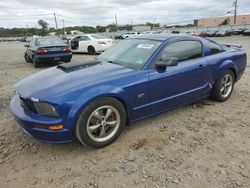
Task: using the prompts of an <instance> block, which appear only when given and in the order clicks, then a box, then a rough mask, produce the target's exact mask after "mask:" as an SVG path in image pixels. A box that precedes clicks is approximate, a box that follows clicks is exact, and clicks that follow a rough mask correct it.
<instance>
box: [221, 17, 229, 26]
mask: <svg viewBox="0 0 250 188" xmlns="http://www.w3.org/2000/svg"><path fill="white" fill-rule="evenodd" d="M229 23H230V20H229V18H227V19H225V20H224V21H223V22H221V24H220V25H228V24H229Z"/></svg>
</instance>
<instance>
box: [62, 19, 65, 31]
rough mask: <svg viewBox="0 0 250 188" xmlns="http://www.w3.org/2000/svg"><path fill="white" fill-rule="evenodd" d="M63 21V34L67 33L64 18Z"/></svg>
mask: <svg viewBox="0 0 250 188" xmlns="http://www.w3.org/2000/svg"><path fill="white" fill-rule="evenodd" d="M62 22H63V35H65V27H64V19H63V20H62Z"/></svg>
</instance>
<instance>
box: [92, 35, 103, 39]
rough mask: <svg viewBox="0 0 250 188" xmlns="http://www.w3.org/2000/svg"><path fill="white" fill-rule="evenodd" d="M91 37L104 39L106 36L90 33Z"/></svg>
mask: <svg viewBox="0 0 250 188" xmlns="http://www.w3.org/2000/svg"><path fill="white" fill-rule="evenodd" d="M91 37H93V38H95V39H106V38H107V37H104V36H102V35H91Z"/></svg>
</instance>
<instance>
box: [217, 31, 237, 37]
mask: <svg viewBox="0 0 250 188" xmlns="http://www.w3.org/2000/svg"><path fill="white" fill-rule="evenodd" d="M232 35H233V31H232V30H220V31H218V32H217V33H216V34H215V36H216V37H227V36H232Z"/></svg>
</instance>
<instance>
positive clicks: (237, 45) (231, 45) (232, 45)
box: [221, 43, 242, 48]
mask: <svg viewBox="0 0 250 188" xmlns="http://www.w3.org/2000/svg"><path fill="white" fill-rule="evenodd" d="M221 45H223V46H226V47H229V48H230V47H237V48H242V45H240V44H230V43H224V44H223V43H222V44H221Z"/></svg>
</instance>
